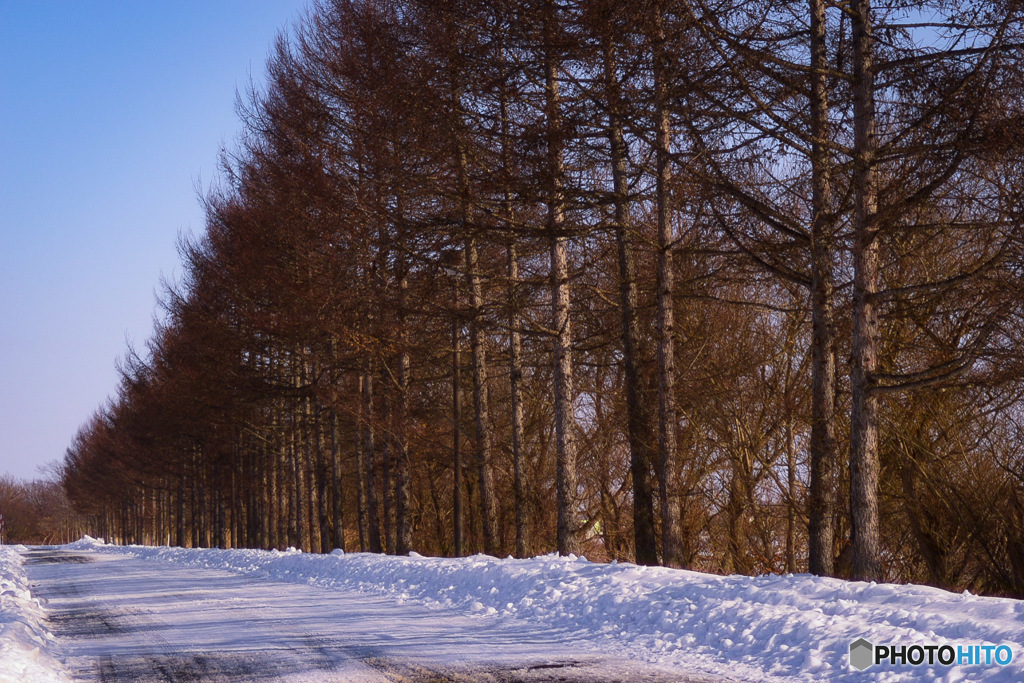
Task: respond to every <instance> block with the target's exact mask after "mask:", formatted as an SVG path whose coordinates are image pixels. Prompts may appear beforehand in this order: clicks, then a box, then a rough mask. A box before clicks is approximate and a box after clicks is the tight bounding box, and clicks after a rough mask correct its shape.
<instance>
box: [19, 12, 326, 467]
mask: <svg viewBox="0 0 1024 683" xmlns="http://www.w3.org/2000/svg"><path fill="white" fill-rule="evenodd" d="M306 4H307V3H306V0H134V1H132V2H127V1H122V2H115V1H112V0H64V1H60V2H59V1H56V0H0V475H2V474H4V473H7V474H11V475H13V476H15V477H18V478H26V479H27V478H34V477H35V476H37V468H38V467H39V466H40V465H43V464H45V463H47V462H50V461H54V460H60V459H61V458H63V455H64V450H65V448H67V446H68V444H69V442H70V441H71V438H72V437H73V436H74V433H75V431H76V430H77V429H78V426H79V425H80V424H81V423H82V422H84V421H85V420H86V419H87V418H88V417H89V416H90V415H91V414H92V413H93V412H94V411H95V410H96V409H97V408H98V407H99V406H100V405H101V404H102V403H103V402H104V401H105V400H106V399H107V397H108V396H109V395H111V394H112V393H113V392H114V390H115V388H116V385H117V374H116V372H115V369H114V362H115V359H116V358H117V357H118V356H119V355H121V354H122V353H123V352H124V349H125V344H126V339H130V340H132V341H133V342H134V343H135V344H136V345H137V346H139V347H141V346H142V345H143V344H144V342H145V340H146V339H147V338H148V337H149V336H150V332H151V330H152V320H153V313H154V310H155V294H156V292H157V290H158V288H159V282H160V278H161V277H166V278H173V277H175V275H176V273H177V272H178V270H179V269H178V257H177V253H176V251H175V243H176V240H177V237H178V235H179V233H182V232H185V233H188V232H193V233H200V232H201V231H202V229H203V217H202V212H201V210H200V208H199V205H198V202H197V193H196V192H197V190H196V188H197V187H205V186H208V185H209V183H210V181H211V180H212V179H213V177H214V176H215V174H216V170H217V157H218V153H219V150H220V148H221V147H222V146H224V145H230V144H231V143H232V140H233V139H234V137H235V135H236V134H237V133H238V131H239V130H240V128H241V126H240V123H239V121H238V118H237V116H236V115H235V109H234V104H235V92H236V89H238V90H243V91H244V90H245V89H246V87H247V84H248V82H249V78H250V75H251V76H252V77H253V78H254V79H256V80H257V82H259V81H260V79H261V78H262V75H263V70H264V61H265V58H266V56H267V54H268V52H269V49H270V46H271V43H272V41H273V39H274V36H275V35H276V34H277V32H278V31H279V30H281V29H282V28H284V27H285V26H286V25H288V24H289V23H290V22H293V21H294V20H295V19H296V18H297V17H299V16H300V14H301V12H302V10H303V8H304V7H305V5H306Z"/></svg>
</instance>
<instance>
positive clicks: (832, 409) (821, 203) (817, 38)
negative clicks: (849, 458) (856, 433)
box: [790, 0, 836, 576]
mask: <svg viewBox="0 0 1024 683" xmlns="http://www.w3.org/2000/svg"><path fill="white" fill-rule="evenodd" d="M810 11H811V67H812V69H813V71H812V73H811V92H810V100H811V137H812V142H811V183H812V188H811V212H812V215H811V292H810V300H811V443H810V501H809V505H808V544H809V547H808V571H810V572H811V573H812V574H816V575H818V576H832V575H833V574H834V573H835V567H834V548H833V546H834V541H833V534H834V528H835V522H834V517H835V505H836V490H835V486H836V485H835V460H836V456H835V449H836V436H835V429H836V424H835V417H836V416H835V413H836V406H835V384H836V362H835V322H834V314H833V306H834V305H833V291H834V285H833V278H832V267H833V266H832V254H833V250H834V248H835V247H834V245H833V242H832V235H831V232H832V220H831V219H830V218H829V217H828V216H829V207H830V205H831V201H832V196H831V195H832V187H831V171H830V167H831V164H830V162H829V157H830V154H829V152H828V148H827V147H826V141H827V140H828V139H829V126H828V111H829V100H828V77H827V70H828V55H827V53H826V30H825V29H826V23H825V2H824V0H810ZM790 495H792V494H790Z"/></svg>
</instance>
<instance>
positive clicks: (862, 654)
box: [850, 638, 875, 671]
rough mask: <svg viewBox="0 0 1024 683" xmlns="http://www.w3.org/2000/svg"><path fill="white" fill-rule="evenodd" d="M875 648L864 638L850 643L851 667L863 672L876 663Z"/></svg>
mask: <svg viewBox="0 0 1024 683" xmlns="http://www.w3.org/2000/svg"><path fill="white" fill-rule="evenodd" d="M874 659H875V646H874V645H872V644H871V643H869V642H868V641H867V640H864V639H863V638H858V639H857V640H855V641H853V642H852V643H850V666H852V667H853V668H854V669H857V670H858V671H863V670H864V669H866V668H868V667H869V666H871V665H872V664H873V663H874Z"/></svg>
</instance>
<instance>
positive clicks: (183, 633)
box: [24, 548, 711, 681]
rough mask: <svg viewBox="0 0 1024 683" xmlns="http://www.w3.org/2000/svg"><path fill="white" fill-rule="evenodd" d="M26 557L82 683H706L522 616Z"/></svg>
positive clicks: (125, 562)
mask: <svg viewBox="0 0 1024 683" xmlns="http://www.w3.org/2000/svg"><path fill="white" fill-rule="evenodd" d="M24 554H25V566H24V569H25V571H26V572H27V574H28V579H29V580H30V581H31V583H32V593H33V595H34V596H35V597H37V598H41V599H42V600H43V602H44V604H45V608H46V611H47V612H48V614H49V625H50V629H51V630H52V632H53V633H54V635H55V636H56V637H57V641H56V644H55V648H54V649H55V650H56V652H55V654H57V656H58V658H59V659H61V660H62V661H63V662H64V665H65V667H66V668H67V669H68V670H69V671H70V673H71V674H72V675H73V676H75V677H76V678H80V679H82V680H103V681H135V680H147V679H149V680H175V681H183V680H185V681H188V680H201V681H208V680H230V681H254V680H292V681H306V680H343V681H379V680H387V681H406V680H410V681H415V680H430V681H467V680H472V681H477V680H480V681H611V680H617V681H618V680H626V681H631V680H643V681H680V680H690V681H708V680H711V679H708V678H706V677H702V676H689V675H688V674H686V673H685V672H681V671H680V670H679V669H673V670H671V671H670V670H667V669H659V668H656V667H653V666H651V665H648V664H644V663H641V662H638V661H634V660H630V659H624V658H618V657H614V656H604V655H601V654H599V653H595V652H592V651H591V652H586V651H580V650H579V648H576V647H574V646H573V645H572V644H571V643H570V642H568V641H567V639H565V638H563V634H562V633H560V632H559V631H557V630H555V631H553V630H551V629H550V628H543V627H541V626H538V625H536V624H530V623H529V622H525V621H520V620H515V619H486V620H482V619H480V618H474V617H470V616H464V615H462V614H459V613H458V612H456V611H454V610H438V609H428V608H426V607H422V606H416V605H412V604H399V603H396V601H395V600H393V599H388V598H386V597H381V596H375V595H370V594H367V593H364V592H358V591H350V590H339V589H325V588H320V587H314V586H309V585H303V584H300V583H283V582H278V581H274V580H271V579H268V578H254V577H252V576H244V575H240V574H237V573H233V572H228V571H221V570H212V569H202V568H194V567H186V566H180V565H175V564H171V563H167V562H160V561H153V560H147V559H140V558H136V557H131V556H124V555H114V554H108V553H103V552H96V551H92V550H88V549H76V550H71V549H67V548H62V549H61V548H35V549H30V550H28V551H27V552H25V553H24ZM688 676H689V677H688Z"/></svg>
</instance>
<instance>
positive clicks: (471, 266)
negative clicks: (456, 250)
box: [464, 221, 498, 555]
mask: <svg viewBox="0 0 1024 683" xmlns="http://www.w3.org/2000/svg"><path fill="white" fill-rule="evenodd" d="M464 223H465V221H464ZM465 252H466V253H465V257H466V280H467V284H468V285H469V305H470V315H471V316H472V317H471V319H470V325H469V330H470V349H471V354H472V356H473V417H474V424H475V426H476V465H477V475H478V477H479V479H480V520H481V522H482V524H483V532H484V552H485V553H487V554H488V555H495V554H497V552H498V549H497V545H496V543H495V540H496V539H495V527H496V526H497V515H496V513H495V505H494V477H493V474H492V472H491V430H490V420H489V418H488V410H487V409H488V405H487V403H488V401H487V374H488V373H487V345H486V343H487V337H486V333H485V330H484V326H483V320H482V309H483V294H482V291H481V286H480V273H479V265H478V254H477V247H476V240H475V239H474V238H473V237H467V238H466V242H465Z"/></svg>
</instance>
